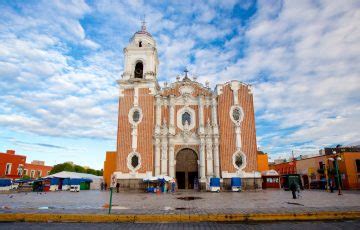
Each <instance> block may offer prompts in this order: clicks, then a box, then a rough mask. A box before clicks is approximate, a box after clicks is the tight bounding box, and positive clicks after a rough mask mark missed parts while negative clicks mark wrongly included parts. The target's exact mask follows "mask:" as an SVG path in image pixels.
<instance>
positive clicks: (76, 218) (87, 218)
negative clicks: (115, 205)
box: [0, 211, 360, 223]
mask: <svg viewBox="0 0 360 230" xmlns="http://www.w3.org/2000/svg"><path fill="white" fill-rule="evenodd" d="M349 219H360V211H352V212H307V213H277V214H274V213H264V214H259V213H253V214H240V213H239V214H111V215H105V214H55V213H36V214H32V213H2V214H0V222H88V223H100V222H102V223H103V222H137V223H158V222H257V221H293V220H295V221H309V220H312V221H314V220H349Z"/></svg>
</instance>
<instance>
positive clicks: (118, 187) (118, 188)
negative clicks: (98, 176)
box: [116, 182, 120, 193]
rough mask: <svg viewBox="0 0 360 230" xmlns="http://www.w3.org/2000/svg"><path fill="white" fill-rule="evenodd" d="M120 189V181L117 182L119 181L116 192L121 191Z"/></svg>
mask: <svg viewBox="0 0 360 230" xmlns="http://www.w3.org/2000/svg"><path fill="white" fill-rule="evenodd" d="M119 190H120V183H119V182H117V183H116V192H117V193H119Z"/></svg>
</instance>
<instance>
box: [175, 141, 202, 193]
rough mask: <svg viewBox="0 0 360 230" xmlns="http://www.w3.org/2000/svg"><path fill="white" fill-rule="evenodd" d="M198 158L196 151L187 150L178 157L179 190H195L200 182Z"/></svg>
mask: <svg viewBox="0 0 360 230" xmlns="http://www.w3.org/2000/svg"><path fill="white" fill-rule="evenodd" d="M198 178H199V176H198V157H197V154H196V152H195V151H194V150H192V149H189V148H185V149H182V150H180V151H179V152H178V153H177V155H176V181H177V184H178V188H179V189H194V182H195V181H196V182H197V181H198Z"/></svg>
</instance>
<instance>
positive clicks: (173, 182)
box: [171, 179, 176, 193]
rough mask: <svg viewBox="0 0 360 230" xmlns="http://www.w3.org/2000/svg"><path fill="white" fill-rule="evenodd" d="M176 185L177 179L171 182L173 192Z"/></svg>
mask: <svg viewBox="0 0 360 230" xmlns="http://www.w3.org/2000/svg"><path fill="white" fill-rule="evenodd" d="M175 187H176V182H175V179H174V180H173V181H172V182H171V192H172V193H174V192H175Z"/></svg>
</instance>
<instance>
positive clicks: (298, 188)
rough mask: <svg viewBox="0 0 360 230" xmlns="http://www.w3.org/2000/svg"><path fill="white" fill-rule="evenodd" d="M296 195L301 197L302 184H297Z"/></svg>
mask: <svg viewBox="0 0 360 230" xmlns="http://www.w3.org/2000/svg"><path fill="white" fill-rule="evenodd" d="M296 197H297V198H300V185H299V184H296Z"/></svg>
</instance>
